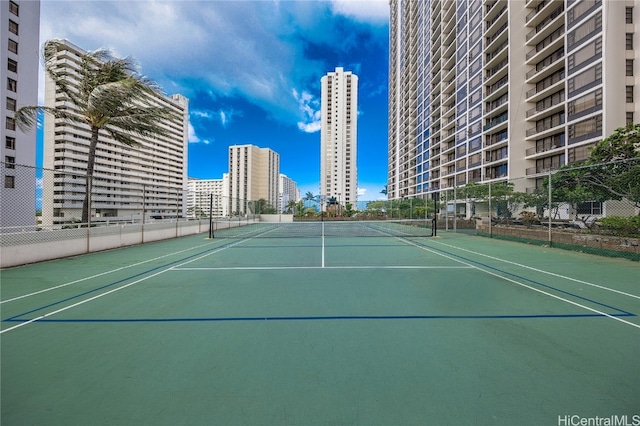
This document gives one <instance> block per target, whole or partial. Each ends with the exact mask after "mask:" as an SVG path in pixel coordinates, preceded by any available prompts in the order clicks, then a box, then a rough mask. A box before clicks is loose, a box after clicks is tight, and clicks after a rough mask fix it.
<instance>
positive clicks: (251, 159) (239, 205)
mask: <svg viewBox="0 0 640 426" xmlns="http://www.w3.org/2000/svg"><path fill="white" fill-rule="evenodd" d="M279 176H280V155H279V154H278V153H277V152H275V151H272V150H271V149H269V148H259V147H257V146H255V145H233V146H230V147H229V212H230V214H231V215H236V214H239V215H245V214H252V213H257V212H256V208H255V206H256V202H257V201H259V200H264V201H265V202H266V203H267V204H268V205H269V206H270V207H272V208H276V209H277V206H278V182H279V179H278V178H279Z"/></svg>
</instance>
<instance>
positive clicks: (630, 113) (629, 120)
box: [627, 111, 633, 124]
mask: <svg viewBox="0 0 640 426" xmlns="http://www.w3.org/2000/svg"><path fill="white" fill-rule="evenodd" d="M627 124H633V111H627Z"/></svg>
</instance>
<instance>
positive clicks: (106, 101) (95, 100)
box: [15, 40, 175, 223]
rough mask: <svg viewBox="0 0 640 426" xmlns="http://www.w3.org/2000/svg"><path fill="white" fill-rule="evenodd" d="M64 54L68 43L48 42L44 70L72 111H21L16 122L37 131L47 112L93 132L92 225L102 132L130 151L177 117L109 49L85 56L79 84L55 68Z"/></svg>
mask: <svg viewBox="0 0 640 426" xmlns="http://www.w3.org/2000/svg"><path fill="white" fill-rule="evenodd" d="M63 49H65V47H64V42H62V41H59V40H50V41H47V42H46V43H45V45H44V49H43V59H44V68H45V72H46V73H47V75H48V76H49V77H50V78H51V79H52V81H53V82H54V84H55V86H56V91H57V92H59V93H61V94H62V95H64V97H65V98H66V99H65V101H66V102H65V104H68V103H70V104H72V105H73V107H71V108H68V107H66V106H61V107H58V106H56V107H46V106H25V107H22V108H20V109H19V110H18V111H16V114H15V119H16V122H17V123H18V125H19V126H20V128H21V129H24V130H26V129H29V128H31V127H33V126H34V124H35V123H36V121H37V116H38V113H39V112H44V113H46V114H50V115H51V116H53V117H55V118H59V119H63V120H65V121H66V122H68V123H74V124H78V125H81V126H86V127H88V128H89V129H90V131H91V140H90V143H89V153H88V155H87V171H86V174H87V186H86V189H87V190H86V194H85V198H84V202H83V204H82V223H88V222H89V209H90V206H89V192H90V188H91V178H92V176H93V172H94V166H95V158H96V147H97V146H98V143H99V141H100V132H101V131H102V132H105V133H107V134H108V135H109V136H110V137H111V138H113V140H115V141H117V142H119V143H122V144H124V145H126V146H135V145H137V144H138V142H137V141H136V137H153V136H159V135H163V134H165V130H164V129H163V127H161V125H160V124H161V123H162V122H163V121H165V120H167V119H172V118H174V117H175V116H174V114H172V112H171V111H170V110H169V109H168V108H164V107H158V106H154V105H151V104H150V103H149V96H151V95H154V94H161V90H160V87H159V86H158V85H157V84H156V83H155V82H153V81H151V80H149V79H148V78H146V77H144V76H142V75H140V74H139V73H138V71H137V70H136V64H135V63H134V62H133V61H132V59H131V58H124V59H117V58H113V57H112V56H111V55H110V53H109V52H108V51H106V50H104V49H100V50H96V51H93V52H87V53H84V54H82V55H81V57H80V64H79V68H78V70H77V71H76V72H75V73H76V74H77V77H76V78H77V82H78V83H77V84H76V83H74V82H73V81H71V80H70V79H69V69H67V68H64V67H63V68H60V67H58V65H57V63H56V56H57V53H58V52H60V51H61V50H63Z"/></svg>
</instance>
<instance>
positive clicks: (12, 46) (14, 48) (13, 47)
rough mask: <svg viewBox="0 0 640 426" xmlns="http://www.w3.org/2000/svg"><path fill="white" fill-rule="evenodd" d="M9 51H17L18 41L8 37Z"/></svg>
mask: <svg viewBox="0 0 640 426" xmlns="http://www.w3.org/2000/svg"><path fill="white" fill-rule="evenodd" d="M9 52H13V53H18V42H17V41H15V40H11V39H9Z"/></svg>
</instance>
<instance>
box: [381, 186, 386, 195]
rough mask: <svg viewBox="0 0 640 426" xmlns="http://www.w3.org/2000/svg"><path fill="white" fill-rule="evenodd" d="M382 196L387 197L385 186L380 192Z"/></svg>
mask: <svg viewBox="0 0 640 426" xmlns="http://www.w3.org/2000/svg"><path fill="white" fill-rule="evenodd" d="M380 193H381V194H382V195H387V185H385V186H384V189H383V190H382V191H380Z"/></svg>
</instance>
